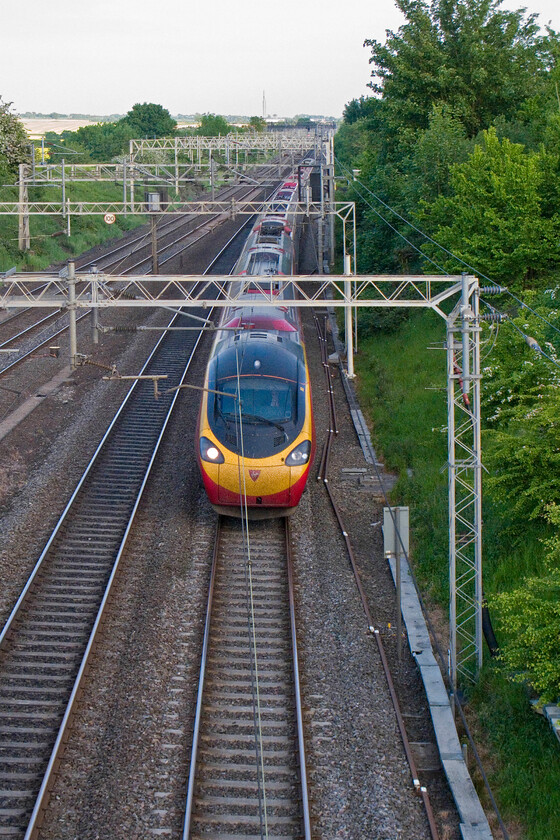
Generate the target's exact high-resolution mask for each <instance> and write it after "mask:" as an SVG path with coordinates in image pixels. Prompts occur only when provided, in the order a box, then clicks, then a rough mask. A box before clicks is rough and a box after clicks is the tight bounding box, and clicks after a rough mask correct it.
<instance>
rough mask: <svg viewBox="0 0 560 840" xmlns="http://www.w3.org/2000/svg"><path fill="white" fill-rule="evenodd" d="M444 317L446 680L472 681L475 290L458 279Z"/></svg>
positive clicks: (478, 534)
mask: <svg viewBox="0 0 560 840" xmlns="http://www.w3.org/2000/svg"><path fill="white" fill-rule="evenodd" d="M461 286H462V294H461V300H460V302H459V304H458V305H457V306H456V307H455V308H454V310H453V312H452V313H451V314H450V315H449V316H448V317H447V412H448V419H447V428H448V470H449V472H448V486H449V625H450V626H449V674H450V680H451V684H452V687H453V690H454V691H455V690H456V689H457V684H458V681H459V678H461V677H463V678H467V679H468V680H470V681H474V680H475V679H476V678H477V676H478V672H479V670H480V668H481V666H482V652H483V651H482V459H481V439H480V327H479V324H478V286H477V281H476V280H474V282H473V278H470V282H469V278H467V277H466V276H463V277H462V282H461Z"/></svg>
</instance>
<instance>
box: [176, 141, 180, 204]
mask: <svg viewBox="0 0 560 840" xmlns="http://www.w3.org/2000/svg"><path fill="white" fill-rule="evenodd" d="M175 195H179V158H178V152H177V138H175Z"/></svg>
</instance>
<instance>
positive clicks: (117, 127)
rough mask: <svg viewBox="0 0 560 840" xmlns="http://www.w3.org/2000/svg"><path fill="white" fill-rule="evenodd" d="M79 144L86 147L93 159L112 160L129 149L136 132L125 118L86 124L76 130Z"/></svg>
mask: <svg viewBox="0 0 560 840" xmlns="http://www.w3.org/2000/svg"><path fill="white" fill-rule="evenodd" d="M75 135H76V141H77V143H78V146H81V147H82V148H84V149H86V150H87V151H88V153H89V155H90V158H91V160H93V161H110V160H112V159H113V158H115V157H118V156H119V155H122V154H124V153H125V152H127V151H128V144H129V142H130V140H132V138H133V137H136V136H137V135H136V133H135V131H134V130H133V128H132V126H131V125H129V124H128V123H127V122H125V121H124V120H119V122H116V123H97V124H96V125H84V126H82V127H81V128H79V129H78V130H77V131H76V132H75Z"/></svg>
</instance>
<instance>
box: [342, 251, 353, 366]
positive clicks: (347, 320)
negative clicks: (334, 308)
mask: <svg viewBox="0 0 560 840" xmlns="http://www.w3.org/2000/svg"><path fill="white" fill-rule="evenodd" d="M344 274H345V275H346V276H348V278H350V276H351V274H352V263H351V258H350V254H344ZM344 294H345V296H346V299H347V300H349V299H350V297H351V294H352V281H351V280H350V279H348V280H345V281H344ZM353 333H354V327H353V324H352V306H351V305H350V304H347V305H346V306H345V307H344V336H345V338H346V366H347V370H348V374H347V375H348V379H354V376H355V374H354V335H353Z"/></svg>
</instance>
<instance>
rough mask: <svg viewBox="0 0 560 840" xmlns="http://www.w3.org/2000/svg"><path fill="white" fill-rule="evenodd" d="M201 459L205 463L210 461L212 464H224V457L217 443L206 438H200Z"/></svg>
mask: <svg viewBox="0 0 560 840" xmlns="http://www.w3.org/2000/svg"><path fill="white" fill-rule="evenodd" d="M200 457H201V458H202V460H203V461H208V462H209V463H210V464H223V463H224V456H223V455H222V453H221V452H220V450H219V449H218V447H217V446H216V444H215V443H212V441H211V440H208V438H206V437H201V438H200Z"/></svg>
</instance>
